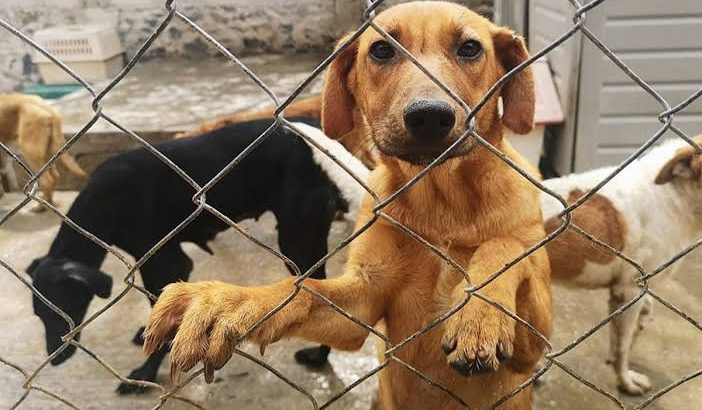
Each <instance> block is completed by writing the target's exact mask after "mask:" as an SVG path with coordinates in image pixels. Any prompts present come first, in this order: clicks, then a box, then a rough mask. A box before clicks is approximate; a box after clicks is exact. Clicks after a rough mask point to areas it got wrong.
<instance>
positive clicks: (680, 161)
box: [654, 146, 702, 185]
mask: <svg viewBox="0 0 702 410" xmlns="http://www.w3.org/2000/svg"><path fill="white" fill-rule="evenodd" d="M700 175H702V157H701V156H700V155H699V154H698V153H697V151H696V150H695V149H694V148H692V147H691V146H686V147H684V148H681V149H679V150H678V151H677V152H676V153H675V155H674V156H673V158H671V159H670V160H669V161H668V162H666V163H665V165H663V168H661V170H660V171H659V172H658V175H657V176H656V179H655V181H654V182H655V183H656V184H658V185H662V184H665V183H668V182H670V181H672V180H673V178H680V179H699V178H700Z"/></svg>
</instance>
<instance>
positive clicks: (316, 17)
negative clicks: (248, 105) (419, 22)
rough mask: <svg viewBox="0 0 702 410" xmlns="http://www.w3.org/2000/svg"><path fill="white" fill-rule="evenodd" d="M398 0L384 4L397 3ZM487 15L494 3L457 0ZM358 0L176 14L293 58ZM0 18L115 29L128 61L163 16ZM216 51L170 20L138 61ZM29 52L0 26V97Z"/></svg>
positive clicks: (25, 8)
mask: <svg viewBox="0 0 702 410" xmlns="http://www.w3.org/2000/svg"><path fill="white" fill-rule="evenodd" d="M400 2H401V1H398V0H391V1H387V2H386V3H387V4H389V5H390V4H393V3H400ZM461 2H462V3H466V4H469V5H471V6H472V7H473V8H474V9H476V10H477V11H479V12H481V13H484V14H490V12H491V8H492V3H493V0H463V1H461ZM362 4H363V2H362V1H360V0H256V1H252V0H191V1H181V2H179V6H178V9H179V10H180V11H181V12H182V13H183V14H185V15H186V16H188V17H189V18H191V19H192V20H193V21H195V22H196V23H197V24H199V25H200V26H201V27H203V28H204V29H205V30H206V31H207V32H208V33H210V34H211V35H212V36H213V37H214V38H216V39H217V40H218V41H220V42H221V43H222V44H224V45H225V46H226V47H227V48H228V49H229V50H231V51H232V52H234V53H238V54H242V55H246V54H257V53H295V52H304V51H312V50H320V49H328V48H329V47H330V46H331V44H332V43H333V41H334V39H335V38H337V37H338V36H339V35H340V34H341V33H342V32H344V31H346V30H349V29H352V28H353V27H355V26H356V25H357V24H358V22H359V20H360V17H361V10H362V9H361V7H362ZM0 5H2V6H1V7H0V18H2V19H4V20H6V21H7V22H9V23H10V24H12V25H14V26H15V27H17V28H18V29H20V30H22V32H24V33H25V34H27V35H29V36H30V37H31V35H32V33H34V32H35V31H36V30H40V29H43V28H46V27H51V26H55V25H65V24H84V23H101V24H108V25H112V26H114V27H116V28H117V31H118V32H119V35H120V37H121V39H122V43H123V45H124V47H125V48H126V51H127V56H128V57H131V56H132V55H133V54H134V52H135V51H136V50H137V49H138V48H139V46H140V45H141V44H142V43H143V42H144V40H146V38H148V36H149V35H150V34H151V33H152V32H153V30H154V29H155V28H156V26H157V25H158V24H159V23H160V22H161V21H162V20H163V18H164V17H165V16H166V14H167V13H166V11H165V8H164V1H162V0H158V1H157V0H22V1H13V0H0ZM215 54H217V51H216V50H215V48H214V47H213V46H211V45H209V44H207V42H206V40H205V39H203V38H202V37H201V36H200V35H198V34H197V33H196V32H195V31H194V30H192V29H191V28H189V27H188V26H187V25H186V24H185V23H183V22H182V21H181V20H180V19H177V18H176V19H174V21H173V22H172V23H171V24H170V25H169V27H168V28H167V29H166V31H165V32H164V33H163V34H162V35H161V36H160V37H159V39H158V40H157V41H156V42H155V43H154V44H153V45H152V47H151V48H150V49H149V51H148V53H147V54H146V55H145V58H154V57H169V56H188V57H193V58H198V57H200V58H201V57H203V56H209V55H215ZM31 56H32V50H31V48H30V47H29V46H27V45H26V44H24V43H23V42H22V41H20V40H19V39H17V38H16V37H15V36H14V35H12V34H10V33H9V32H7V31H5V30H3V29H0V92H7V91H11V90H16V89H19V88H20V87H22V86H26V85H28V84H32V83H34V82H36V81H37V79H38V76H37V74H36V72H35V69H34V67H33V65H32V63H31V61H32V59H31Z"/></svg>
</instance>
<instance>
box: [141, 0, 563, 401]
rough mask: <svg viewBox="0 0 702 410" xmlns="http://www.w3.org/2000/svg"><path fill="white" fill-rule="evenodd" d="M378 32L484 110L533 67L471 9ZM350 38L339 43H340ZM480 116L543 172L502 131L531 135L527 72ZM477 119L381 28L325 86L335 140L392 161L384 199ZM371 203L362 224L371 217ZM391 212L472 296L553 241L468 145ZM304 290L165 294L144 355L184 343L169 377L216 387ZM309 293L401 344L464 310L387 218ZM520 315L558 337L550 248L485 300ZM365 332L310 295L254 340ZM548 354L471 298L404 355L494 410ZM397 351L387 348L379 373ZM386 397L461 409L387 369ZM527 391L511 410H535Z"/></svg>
mask: <svg viewBox="0 0 702 410" xmlns="http://www.w3.org/2000/svg"><path fill="white" fill-rule="evenodd" d="M375 22H376V23H377V24H378V25H380V26H381V27H383V28H384V29H385V30H387V31H388V32H389V33H390V34H391V35H392V36H393V37H394V38H396V39H397V41H399V42H400V43H401V44H402V45H403V46H404V47H406V48H407V49H408V50H409V51H410V52H411V53H412V54H413V55H414V56H416V58H417V59H418V60H419V61H420V62H421V63H422V65H424V66H425V67H426V68H427V69H428V70H429V71H430V72H432V73H433V74H434V75H436V76H437V77H438V78H439V79H440V80H441V81H442V82H443V83H444V84H446V85H447V86H448V87H449V88H451V89H453V90H455V91H456V93H457V94H458V95H459V96H460V97H461V98H462V99H463V100H464V101H465V102H466V103H467V104H468V105H469V106H475V105H476V104H477V102H478V101H479V100H480V99H481V98H482V97H483V95H485V93H486V92H487V91H488V89H489V88H490V87H491V86H492V85H493V84H495V83H496V82H497V81H498V80H499V79H500V78H501V77H502V76H503V75H504V74H505V73H506V72H507V70H510V69H511V68H513V67H515V66H516V65H517V64H519V63H521V62H523V61H525V60H526V59H527V58H528V54H527V51H526V47H525V45H524V42H523V40H522V39H521V38H519V37H516V36H514V34H513V33H512V31H510V30H508V29H506V28H502V27H497V26H495V25H493V24H492V23H491V22H489V21H488V20H487V19H485V18H483V17H481V16H479V15H478V14H476V13H473V12H472V11H470V10H468V9H466V8H465V7H463V6H460V5H457V4H454V3H446V2H413V3H405V4H401V5H399V6H395V7H392V8H390V9H388V10H387V11H385V12H383V13H380V14H379V15H378V16H377V17H376V19H375ZM343 41H344V40H342V42H343ZM501 96H502V98H503V102H504V114H503V116H502V117H500V114H499V112H498V95H494V96H493V97H492V98H490V99H489V100H488V101H487V103H486V105H485V106H484V107H483V109H481V110H480V112H479V113H478V114H477V117H476V120H477V129H478V132H479V133H480V134H481V135H482V136H483V137H484V138H485V139H487V141H489V142H490V143H491V144H493V145H494V146H495V147H496V148H498V149H500V150H501V151H502V152H503V153H505V154H506V155H507V156H508V157H509V158H511V159H512V160H514V161H515V162H517V163H518V164H520V166H522V167H523V168H526V169H529V170H531V172H533V173H534V174H536V173H537V172H536V171H535V170H532V169H531V167H530V166H529V165H528V164H527V162H526V160H524V159H523V158H522V157H521V156H520V155H519V154H518V153H517V152H516V151H514V150H513V149H512V148H511V147H510V145H509V143H508V142H507V141H506V140H505V139H504V127H505V126H506V127H509V128H511V129H512V130H514V131H516V132H520V133H526V132H528V131H529V130H530V129H531V128H532V126H533V114H534V88H533V79H532V75H531V71H530V70H528V69H527V70H524V71H522V72H520V73H519V74H517V75H516V76H514V77H513V78H512V79H511V80H510V81H509V82H508V83H506V84H505V85H504V87H503V88H502V90H501ZM465 121H466V114H465V113H464V112H463V111H462V110H461V109H460V106H459V105H458V104H457V103H455V102H454V101H453V100H452V99H451V98H450V97H449V96H447V95H446V94H445V93H444V92H442V91H441V90H440V89H439V88H438V87H437V86H436V85H435V84H434V83H433V82H432V80H431V79H429V78H428V77H427V76H426V75H424V74H423V73H422V72H421V71H420V70H419V69H418V68H417V67H416V66H414V65H413V64H412V63H411V62H410V61H409V60H408V59H406V58H405V57H404V56H403V55H402V54H400V53H399V52H397V51H396V50H395V49H394V48H393V47H392V46H391V45H390V44H389V43H387V42H386V41H385V40H384V39H383V37H381V35H380V34H378V33H376V32H375V31H374V30H372V29H368V30H366V31H365V32H364V33H363V34H362V35H361V36H360V37H359V38H358V39H357V41H355V42H354V43H353V44H352V46H351V47H349V48H348V49H346V50H345V51H344V52H343V53H341V55H340V56H339V57H338V58H337V59H336V60H334V62H333V63H332V65H331V66H330V68H329V71H328V73H327V76H326V79H325V85H324V92H323V111H322V123H323V127H324V130H325V132H326V133H327V134H328V135H329V136H331V137H334V138H339V137H341V136H343V135H345V134H347V133H349V132H356V133H358V134H357V135H370V136H371V137H372V140H373V142H374V144H375V145H376V147H377V149H378V151H379V152H380V153H381V154H380V157H379V163H378V166H377V167H376V168H375V170H373V172H372V174H371V176H370V178H369V181H368V183H369V184H370V186H371V187H372V188H373V189H374V190H375V191H376V192H377V193H378V194H379V196H380V197H381V198H387V197H388V196H390V195H392V194H393V193H394V192H395V191H396V190H397V189H399V188H400V187H401V186H402V185H403V184H404V183H405V182H406V181H408V180H409V179H410V178H412V177H413V176H415V175H416V174H417V173H418V172H420V171H421V170H422V169H423V168H424V166H425V165H427V164H428V163H429V162H430V161H432V160H433V159H435V158H436V157H437V156H438V155H440V154H441V153H442V152H443V151H445V150H446V149H447V148H448V147H449V146H450V145H451V144H452V143H454V142H455V141H456V140H457V139H458V138H459V137H460V136H461V135H462V134H463V133H464V132H465V131H466V128H465ZM374 205H375V204H374V202H373V201H372V199H371V198H370V196H367V197H366V198H365V201H364V203H363V205H362V207H361V210H360V214H359V218H358V227H361V226H362V225H363V224H365V223H366V222H367V221H368V220H369V219H371V218H372V217H373V208H374ZM383 212H385V213H387V214H388V215H390V216H391V217H392V218H395V219H397V220H399V221H401V222H402V223H403V224H404V225H406V226H407V227H409V228H410V229H412V230H413V231H414V232H416V233H417V234H419V235H420V236H421V237H422V238H424V239H426V240H427V241H428V242H430V243H432V244H434V245H436V246H437V247H439V248H441V249H442V250H443V251H444V252H446V253H447V254H449V255H450V256H451V257H452V258H453V259H454V260H456V261H457V262H458V263H459V264H460V265H461V266H462V267H464V268H465V269H466V270H467V271H468V272H470V276H471V280H472V283H473V284H474V285H478V284H481V283H484V282H485V281H486V280H487V279H488V278H489V277H490V276H491V275H492V274H493V273H495V272H496V271H498V270H499V269H501V268H502V267H504V266H505V265H506V264H507V263H509V262H510V261H512V260H514V259H515V258H516V257H518V256H519V255H521V254H522V253H523V252H524V251H525V250H526V249H528V248H529V247H530V246H532V245H533V244H534V243H536V242H537V241H539V240H540V239H541V238H543V237H544V227H543V221H542V218H541V211H540V206H539V191H538V189H537V188H536V187H535V186H533V185H532V184H531V183H530V182H529V181H527V180H526V179H525V178H523V177H522V176H521V175H519V174H518V173H517V172H516V171H515V170H513V169H512V168H511V167H510V166H509V165H507V164H506V163H505V162H503V161H502V160H500V159H499V158H497V157H496V156H495V155H493V154H492V153H490V152H489V151H488V150H487V149H486V148H484V147H482V146H481V145H479V144H477V143H475V141H473V140H472V139H468V140H466V141H465V142H464V143H463V144H461V145H460V146H458V147H456V149H454V150H453V151H452V152H451V154H450V158H449V159H447V160H446V161H444V162H443V163H442V164H440V165H439V166H438V167H436V168H435V169H434V170H432V172H430V173H429V174H427V175H426V176H425V177H424V178H423V179H422V180H420V181H419V182H418V183H417V184H416V185H414V186H413V187H412V188H411V189H409V190H408V191H406V192H405V193H404V194H403V195H401V196H399V197H398V198H397V199H396V200H395V201H393V202H392V203H390V204H389V205H388V206H387V207H386V208H384V209H383ZM293 282H294V278H292V279H288V280H283V281H280V282H277V283H274V284H271V285H267V286H260V287H241V286H236V285H230V284H226V283H221V282H204V283H179V284H172V285H169V286H167V287H166V288H165V289H164V291H163V294H162V295H161V297H160V298H159V300H158V302H157V303H156V305H155V306H154V309H153V311H152V313H151V317H150V319H149V322H148V326H147V330H146V342H145V345H144V348H145V350H146V352H152V351H154V350H155V349H156V348H158V347H159V346H161V345H163V344H164V343H167V342H168V341H169V340H171V339H173V344H172V351H171V366H172V367H171V369H172V376H175V377H176V378H177V375H178V374H179V372H181V371H188V370H190V369H191V368H193V367H194V366H195V365H196V364H197V363H198V362H200V361H202V362H203V363H204V365H205V380H206V381H207V382H211V381H212V380H213V378H214V370H215V369H219V368H220V367H222V366H223V365H224V364H225V363H226V362H227V361H228V360H229V359H230V357H231V355H232V353H233V351H234V349H235V348H236V346H237V345H238V344H239V343H240V342H241V340H240V338H239V336H240V335H242V334H243V333H244V332H246V331H247V330H248V329H249V328H250V327H252V326H253V325H254V324H255V323H256V322H257V321H258V320H259V319H261V318H262V317H263V316H264V315H266V314H267V313H268V312H269V311H271V310H272V309H274V308H275V307H276V306H277V305H278V304H280V303H281V302H283V301H284V300H285V299H286V298H288V297H289V296H290V295H292V294H294V291H295V286H294V284H293ZM304 285H305V287H307V288H308V289H310V290H311V291H313V292H317V293H319V294H321V295H323V296H324V297H326V298H328V299H329V300H331V301H332V302H334V303H335V304H336V305H337V306H339V307H341V308H342V309H343V310H344V311H346V312H348V313H349V314H351V315H353V316H354V317H356V318H358V319H360V320H361V321H363V322H364V323H366V324H369V325H372V326H375V325H379V327H380V328H382V329H383V332H384V333H385V334H386V335H387V337H388V339H389V340H390V341H391V342H392V343H393V344H396V343H399V342H401V341H403V340H404V339H406V338H407V337H409V336H411V335H412V334H414V333H415V332H418V331H420V330H421V329H423V328H424V327H425V326H427V325H429V324H430V323H432V321H433V320H435V319H436V318H437V317H439V316H440V315H442V314H443V313H445V312H447V311H448V310H449V309H451V308H452V307H454V306H456V305H458V304H459V303H460V302H461V301H462V300H463V299H464V298H465V297H466V293H465V286H466V284H465V281H464V280H463V275H462V274H461V273H460V272H458V271H456V270H455V269H454V268H452V267H451V266H450V265H449V264H447V263H446V262H444V261H443V260H441V259H440V258H439V257H437V256H436V255H435V254H434V253H432V252H431V251H430V250H429V249H428V248H427V247H426V246H424V245H422V244H421V243H419V242H417V241H415V240H414V239H412V238H411V237H410V236H408V235H407V234H406V233H405V232H403V231H402V230H400V229H398V228H396V227H395V226H393V225H392V224H390V223H389V222H387V221H386V220H385V219H382V218H380V219H379V220H377V221H375V223H374V224H373V225H372V226H371V227H370V228H369V229H368V230H367V231H365V232H364V233H363V234H361V235H360V236H359V237H358V238H356V239H355V240H354V241H353V242H352V243H351V245H350V248H349V255H348V260H347V263H346V266H345V269H344V273H343V275H342V276H341V277H337V278H334V279H328V280H313V279H307V280H305V281H304ZM480 293H481V294H482V295H484V296H485V297H487V298H489V299H491V300H493V301H495V302H497V303H499V304H501V305H502V306H503V307H504V308H506V309H508V310H509V311H511V312H514V313H516V314H518V315H519V316H520V317H521V318H523V319H524V320H526V321H527V322H529V323H530V324H531V325H532V326H534V327H535V328H536V329H538V331H539V332H540V333H542V334H543V335H545V336H546V337H548V336H549V335H550V332H551V291H550V270H549V263H548V257H547V255H546V251H545V250H543V249H541V250H538V251H536V252H534V253H532V254H531V255H530V256H528V257H526V258H525V259H523V260H521V261H520V262H519V263H517V264H515V265H514V266H513V267H511V268H510V269H508V270H507V271H506V272H504V273H503V274H502V275H500V276H499V277H498V278H496V279H495V280H494V281H492V282H490V283H489V284H486V285H485V286H484V287H483V288H482V289H481V291H480ZM368 334H369V332H368V330H366V329H365V328H363V327H361V326H359V325H357V324H355V323H354V322H353V321H351V320H349V319H347V318H345V317H344V316H343V315H341V314H339V313H338V312H337V311H336V310H335V309H333V308H332V307H330V306H329V305H328V304H327V303H324V302H323V301H322V300H320V299H319V298H317V297H315V296H313V295H312V294H310V293H309V291H307V290H302V291H300V292H299V293H297V294H296V295H295V296H294V298H292V299H291V300H290V302H289V303H288V304H287V305H285V307H283V308H282V309H281V310H280V311H279V312H277V313H275V314H274V315H272V316H271V317H269V318H268V319H267V320H266V321H264V322H262V323H261V324H260V326H258V327H257V328H256V329H254V330H253V331H252V332H251V333H250V334H248V336H247V338H246V339H247V340H249V341H251V342H254V343H257V344H259V345H260V346H261V349H262V351H263V349H264V348H265V346H266V345H268V344H270V343H273V342H275V341H278V340H280V339H285V338H290V337H299V338H303V339H307V340H310V341H316V342H319V343H325V344H329V345H331V346H332V347H333V348H336V349H348V350H355V349H359V348H360V347H361V345H362V344H363V343H364V341H365V339H366V338H367V336H368ZM543 348H544V343H543V342H542V340H541V339H540V338H539V337H537V336H536V335H534V334H532V333H531V332H529V331H528V330H527V329H526V327H524V326H521V325H517V323H516V322H515V321H514V320H513V319H511V318H510V317H509V316H508V315H506V314H505V313H503V312H501V311H500V310H498V309H497V308H495V307H493V306H491V305H489V304H487V303H485V302H483V301H481V300H479V299H478V298H475V297H474V298H472V299H471V300H470V301H469V302H468V304H467V305H466V306H464V307H463V308H462V309H461V310H459V311H458V312H457V313H456V314H454V315H453V316H451V317H450V318H449V319H447V320H445V321H444V322H443V323H442V324H441V325H440V326H437V327H435V328H433V329H432V330H430V331H429V332H427V333H426V334H424V335H423V336H421V337H419V338H417V339H414V340H412V341H411V342H409V343H407V344H406V345H404V346H403V347H402V348H399V349H398V350H396V351H395V355H396V357H397V358H399V359H401V360H403V361H404V362H406V363H408V364H410V365H411V366H413V367H414V368H415V369H417V370H418V371H420V372H421V373H422V374H424V375H425V376H426V377H428V378H430V379H431V380H433V381H435V382H437V383H440V384H441V385H442V386H445V387H446V388H448V389H449V390H451V391H452V392H454V393H455V394H457V395H458V396H459V397H461V399H462V400H464V401H465V402H467V403H468V404H469V406H470V407H471V408H477V409H484V408H488V407H490V406H491V405H493V404H495V402H496V401H498V400H499V399H500V398H501V397H503V396H505V395H507V394H509V393H510V392H512V391H513V390H515V389H516V388H517V387H518V386H519V385H520V384H521V383H523V382H524V381H526V380H527V379H528V378H529V377H531V375H532V372H533V371H534V368H535V365H536V363H537V362H538V360H539V358H540V356H541V355H542V352H543ZM385 350H386V347H385V346H383V345H382V343H381V346H380V347H379V351H378V352H379V357H380V360H381V362H383V361H385V357H384V354H383V353H384V352H385ZM379 378H380V389H379V398H380V403H381V405H382V407H383V408H384V409H386V410H392V409H457V408H463V406H461V405H460V404H459V403H458V402H456V401H454V400H453V399H452V398H451V397H450V396H449V395H448V394H446V393H445V392H443V391H442V390H440V389H438V388H435V387H432V386H431V385H429V384H427V383H426V382H425V381H423V380H422V379H421V378H419V377H418V376H417V375H416V374H414V373H413V372H411V371H409V370H408V369H407V368H406V367H404V366H403V365H401V364H399V363H397V362H395V361H390V363H389V364H388V365H387V367H385V368H384V369H383V370H381V371H380V374H379ZM531 405H532V389H531V386H529V387H526V388H525V389H524V390H523V391H521V392H520V393H518V394H516V395H515V396H514V397H512V398H511V399H510V400H509V401H507V402H506V403H504V404H503V406H502V407H501V408H505V409H528V408H531Z"/></svg>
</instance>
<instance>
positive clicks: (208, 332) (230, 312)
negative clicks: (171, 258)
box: [144, 274, 382, 382]
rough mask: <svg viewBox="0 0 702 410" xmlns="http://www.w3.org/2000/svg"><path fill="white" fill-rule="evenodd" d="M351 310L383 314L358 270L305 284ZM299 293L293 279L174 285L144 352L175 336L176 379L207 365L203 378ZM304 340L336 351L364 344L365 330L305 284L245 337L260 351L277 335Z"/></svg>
mask: <svg viewBox="0 0 702 410" xmlns="http://www.w3.org/2000/svg"><path fill="white" fill-rule="evenodd" d="M304 284H305V286H306V287H308V288H310V289H312V290H314V291H316V292H318V293H320V294H321V295H323V296H324V297H326V298H327V299H329V300H331V301H332V302H334V303H335V304H336V305H337V306H339V307H341V308H342V309H344V310H345V311H347V312H348V313H350V314H352V315H354V316H355V317H357V318H359V319H360V320H362V321H364V322H365V323H367V324H369V325H371V326H372V325H374V324H375V323H376V322H377V321H378V319H379V316H380V313H379V312H381V310H382V303H381V301H379V300H375V301H374V302H372V303H368V302H369V298H372V297H373V296H372V293H371V292H370V290H371V289H370V288H369V287H368V286H367V282H366V281H365V280H363V279H362V278H361V277H360V276H357V275H353V274H350V275H344V276H342V277H339V278H337V279H329V280H315V279H307V280H305V281H304ZM294 291H295V285H294V279H293V278H290V279H288V280H285V281H281V282H278V283H276V284H273V285H270V286H262V287H249V288H247V287H241V286H235V285H230V284H226V283H222V282H202V283H176V284H171V285H168V286H166V287H165V288H164V290H163V293H162V294H161V296H160V297H159V299H158V301H157V302H156V304H155V305H154V308H153V310H152V312H151V316H150V317H149V321H148V324H147V327H146V332H145V336H146V337H145V342H144V351H145V352H146V353H149V354H150V353H152V352H153V351H155V350H156V349H158V348H159V347H160V346H162V345H163V344H164V343H166V342H168V341H169V340H171V339H172V340H173V344H172V349H171V376H172V377H173V378H177V375H178V374H179V373H180V371H188V370H190V369H191V368H193V367H194V366H195V365H196V364H197V363H198V362H203V364H204V365H205V380H206V381H207V382H211V381H212V380H213V378H214V370H215V369H219V368H221V367H222V366H224V364H225V363H226V362H227V361H229V359H230V358H231V356H232V354H233V353H234V349H235V348H236V347H237V345H238V344H239V342H241V336H242V335H245V334H246V333H247V332H248V331H249V329H250V328H251V327H252V326H254V325H255V324H256V323H257V322H258V321H259V320H260V319H261V318H263V317H264V316H266V315H267V314H268V313H269V312H271V311H272V310H274V309H275V308H276V307H277V306H278V305H280V303H282V302H283V301H284V300H286V298H288V297H289V296H290V295H292V294H293V292H294ZM295 336H296V337H301V338H304V339H307V340H309V341H314V342H319V343H323V344H327V345H330V346H331V347H332V348H335V349H346V350H351V349H359V348H360V347H361V345H362V344H363V341H364V340H365V339H366V337H367V336H368V330H366V329H365V328H363V327H362V326H359V325H357V324H356V323H354V322H353V321H351V320H349V319H347V318H345V317H344V316H342V315H341V314H339V313H338V312H336V310H335V309H333V308H332V307H331V306H329V305H328V304H327V303H325V302H323V301H322V300H320V299H319V298H318V297H315V296H313V295H312V294H311V293H310V292H308V291H306V290H304V289H302V290H300V291H299V293H297V294H296V295H295V297H294V298H293V299H291V300H290V301H289V302H288V303H287V304H286V305H285V306H284V307H283V308H282V309H280V310H279V311H277V312H276V313H275V314H273V315H272V316H270V317H268V318H267V319H266V320H265V321H263V322H262V323H261V324H260V325H259V326H258V327H257V328H256V329H254V330H253V331H251V332H250V333H249V334H248V335H247V337H246V338H247V340H250V341H252V342H254V343H257V344H259V345H260V346H261V347H262V349H263V348H264V347H265V346H266V345H268V344H270V343H273V342H275V341H277V340H280V339H283V338H288V337H295Z"/></svg>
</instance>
